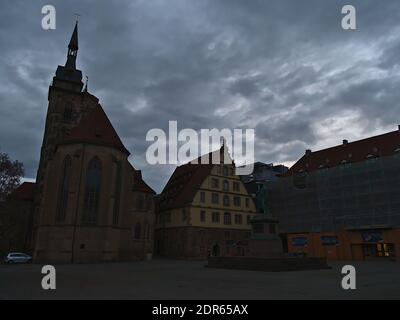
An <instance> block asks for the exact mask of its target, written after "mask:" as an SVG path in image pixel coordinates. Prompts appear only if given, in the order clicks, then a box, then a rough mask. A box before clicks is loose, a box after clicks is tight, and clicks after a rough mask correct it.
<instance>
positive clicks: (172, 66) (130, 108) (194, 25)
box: [0, 0, 400, 191]
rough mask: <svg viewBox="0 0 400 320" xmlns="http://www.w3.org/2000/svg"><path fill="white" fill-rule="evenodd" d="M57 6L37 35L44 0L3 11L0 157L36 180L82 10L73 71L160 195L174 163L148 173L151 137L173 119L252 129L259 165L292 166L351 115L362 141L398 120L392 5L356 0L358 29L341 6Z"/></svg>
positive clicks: (177, 2) (241, 0)
mask: <svg viewBox="0 0 400 320" xmlns="http://www.w3.org/2000/svg"><path fill="white" fill-rule="evenodd" d="M52 2H53V4H54V5H55V7H56V9H57V29H56V30H54V31H43V30H42V29H41V28H40V20H41V17H42V16H41V14H40V10H41V7H42V6H43V5H45V4H47V2H46V1H29V2H28V1H22V0H14V1H2V2H1V4H0V48H1V52H2V55H0V62H1V64H0V116H1V118H0V123H1V124H0V148H1V150H2V151H5V152H9V153H10V154H11V155H12V156H13V157H14V158H17V159H20V160H22V161H23V162H24V163H25V166H26V175H27V177H30V178H33V177H35V171H36V166H37V161H38V157H39V152H40V144H41V139H42V135H43V128H44V119H45V114H46V107H47V88H48V85H49V83H50V81H51V78H52V76H53V75H54V72H55V70H56V67H57V65H58V64H64V62H65V58H66V46H67V43H68V40H69V37H70V34H71V32H72V28H73V20H74V13H75V12H80V13H81V15H82V16H81V20H80V27H79V40H80V43H79V45H80V49H79V53H78V67H79V68H80V69H81V70H82V71H83V73H84V75H88V76H89V91H90V92H92V93H93V94H95V95H97V96H98V97H99V98H100V103H101V104H102V106H103V107H104V109H105V110H106V112H107V114H108V115H109V117H110V119H111V121H112V123H113V125H114V127H115V128H116V130H117V132H118V133H119V134H120V135H121V138H122V140H123V142H124V143H125V144H126V146H127V147H128V149H129V150H131V151H132V156H131V158H130V160H131V161H132V163H133V165H134V166H135V167H136V168H137V169H142V170H143V175H144V177H145V179H146V181H148V182H149V184H150V185H151V186H152V187H153V188H154V189H156V190H157V191H160V190H161V189H162V188H163V186H164V184H165V182H166V180H167V179H168V175H169V174H170V173H171V172H172V170H173V166H167V167H163V166H154V167H153V166H149V165H147V164H146V161H145V152H146V148H147V147H148V145H149V143H148V142H146V141H145V136H146V132H147V131H148V130H150V129H152V128H162V129H167V127H168V121H169V120H178V125H179V127H180V128H187V127H189V128H193V129H196V130H199V129H201V128H214V127H215V128H226V127H227V128H237V127H250V128H256V156H257V159H256V160H258V161H264V162H285V163H290V162H293V161H295V160H296V159H298V158H300V157H301V156H302V155H303V152H304V149H305V148H308V147H310V148H314V146H316V145H317V144H318V145H321V144H322V145H324V141H323V140H322V141H321V139H325V138H326V135H324V134H323V133H322V132H320V131H319V130H320V129H319V127H318V126H317V124H320V123H329V122H327V119H331V118H332V119H334V118H335V117H337V116H340V115H341V114H343V113H344V112H346V111H348V110H354V112H355V113H357V114H359V118H357V120H356V121H357V123H355V126H354V127H355V128H356V127H357V128H359V129H357V130H358V131H356V129H354V132H353V136H354V137H359V138H362V137H365V136H366V135H368V131H369V128H371V126H373V128H374V131H383V130H386V128H387V127H390V126H393V128H395V125H396V124H397V122H398V120H397V119H398V118H397V117H398V105H397V101H399V96H398V91H399V90H398V87H399V86H398V85H399V82H400V80H399V79H400V78H399V76H400V75H399V70H400V69H399V67H398V64H399V63H398V56H399V55H398V53H400V52H399V48H400V47H399V43H400V36H399V35H398V34H397V33H396V30H397V29H396V28H398V26H399V21H400V19H399V18H400V10H399V9H400V3H399V2H398V1H396V0H390V1H385V3H384V4H382V3H381V2H378V1H375V0H353V1H352V4H353V5H355V6H356V8H357V14H358V15H357V23H358V30H357V31H355V32H346V31H343V30H342V29H341V28H340V20H341V14H340V8H341V6H342V5H344V4H347V2H348V1H344V0H338V1H336V0H335V1H333V0H329V1H323V2H322V1H320V0H304V1H297V0H279V1H278V0H269V1H263V0H254V1H247V0H217V1H215V0H206V1H184V0H171V1H161V0H154V1H145V0H136V1H128V0H124V1H104V0H99V1H89V0H87V1H77V0H72V1H61V0H54V1H52ZM377 51H379V54H378V53H377ZM356 125H357V126H356ZM324 129H325V130H328V131H329V130H330V132H331V133H332V135H340V134H341V132H345V131H346V130H348V128H343V129H342V130H339V132H338V129H337V128H334V127H329V125H327V127H326V128H324ZM324 137H325V138H324ZM326 146H327V147H328V146H329V145H326Z"/></svg>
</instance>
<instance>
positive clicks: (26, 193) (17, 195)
mask: <svg viewBox="0 0 400 320" xmlns="http://www.w3.org/2000/svg"><path fill="white" fill-rule="evenodd" d="M35 185H36V184H35V183H33V182H24V183H22V184H21V185H20V186H19V187H18V188H17V189H15V190H14V191H13V192H12V193H11V194H10V199H15V200H26V201H33V193H34V190H35Z"/></svg>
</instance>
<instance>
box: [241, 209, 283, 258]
mask: <svg viewBox="0 0 400 320" xmlns="http://www.w3.org/2000/svg"><path fill="white" fill-rule="evenodd" d="M278 224H279V221H278V220H277V219H276V218H273V217H270V216H265V215H258V216H256V217H255V218H254V219H252V220H251V225H252V232H251V239H250V241H249V246H250V254H251V256H253V257H270V258H274V257H275V258H279V257H283V256H284V254H283V247H282V241H281V238H280V237H279V230H278Z"/></svg>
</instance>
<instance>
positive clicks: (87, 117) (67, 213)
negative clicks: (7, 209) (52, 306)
mask: <svg viewBox="0 0 400 320" xmlns="http://www.w3.org/2000/svg"><path fill="white" fill-rule="evenodd" d="M77 52H78V26H77V25H75V29H74V31H73V34H72V37H71V41H70V43H69V46H68V53H67V62H66V64H65V65H64V66H58V68H57V71H56V75H55V77H54V78H53V82H52V84H51V86H50V88H49V95H48V100H49V105H48V109H47V117H46V126H45V132H44V138H43V143H42V148H41V155H40V163H39V168H38V173H37V182H36V192H35V203H34V225H33V237H32V247H33V257H34V261H36V262H53V263H92V262H106V261H127V260H137V259H144V258H145V257H146V256H149V255H151V254H152V251H153V240H152V239H153V228H154V217H155V216H154V203H153V196H154V191H153V190H152V189H151V188H150V187H149V186H148V185H147V184H146V183H145V182H144V181H143V179H142V176H141V172H140V171H138V170H136V169H134V168H133V167H132V165H131V164H130V163H129V161H128V156H129V155H130V153H129V151H128V150H127V149H126V148H125V146H124V145H123V143H122V142H121V139H120V138H119V136H118V134H117V133H116V131H115V130H114V128H113V126H112V124H111V123H110V121H109V119H108V117H107V115H106V114H105V112H104V110H103V108H102V107H101V105H100V104H99V100H98V98H97V97H95V96H94V95H92V94H90V93H89V92H88V89H87V84H86V86H85V87H84V85H83V83H82V72H81V71H80V70H77V69H76V58H77Z"/></svg>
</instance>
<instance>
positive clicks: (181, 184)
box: [155, 146, 256, 258]
mask: <svg viewBox="0 0 400 320" xmlns="http://www.w3.org/2000/svg"><path fill="white" fill-rule="evenodd" d="M216 152H220V155H221V156H220V162H221V163H220V164H193V163H188V164H185V165H182V166H179V167H177V168H176V169H175V171H174V173H173V174H172V176H171V178H170V179H169V181H168V183H167V185H166V186H165V188H164V190H163V191H162V193H161V195H160V196H159V199H158V201H157V213H156V227H155V252H156V253H157V254H159V255H162V256H168V257H177V258H200V257H206V256H207V255H209V254H222V253H223V254H226V255H229V254H233V253H234V252H233V251H235V253H234V254H236V255H237V254H239V255H240V254H244V252H240V251H241V250H246V249H245V247H246V246H242V245H241V243H243V244H245V243H244V242H246V241H247V239H249V237H250V231H251V225H250V220H251V219H252V218H253V217H254V215H255V214H256V208H255V204H254V202H253V199H252V198H251V197H250V195H249V194H248V193H247V190H246V188H245V186H244V184H243V183H242V181H241V180H240V177H239V176H237V175H236V174H235V165H234V163H233V162H232V160H230V158H229V160H228V161H224V158H226V157H227V156H228V157H229V154H228V152H227V150H226V148H225V147H224V146H222V147H221V149H220V150H219V151H216ZM209 157H210V158H211V157H212V153H210V154H209ZM210 162H211V161H210ZM224 162H226V163H227V162H228V164H225V163H224Z"/></svg>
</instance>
